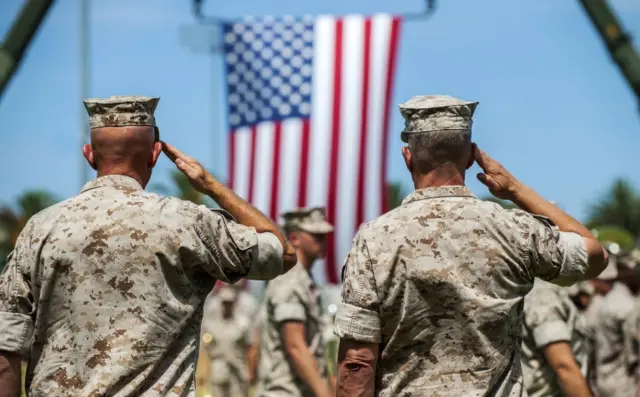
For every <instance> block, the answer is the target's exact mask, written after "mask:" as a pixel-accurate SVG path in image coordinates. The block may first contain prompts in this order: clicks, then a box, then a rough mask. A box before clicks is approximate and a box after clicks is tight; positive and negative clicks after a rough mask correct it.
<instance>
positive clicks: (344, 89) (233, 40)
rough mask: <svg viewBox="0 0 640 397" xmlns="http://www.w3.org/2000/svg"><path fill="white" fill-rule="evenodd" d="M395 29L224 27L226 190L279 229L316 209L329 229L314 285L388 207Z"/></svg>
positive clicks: (357, 24)
mask: <svg viewBox="0 0 640 397" xmlns="http://www.w3.org/2000/svg"><path fill="white" fill-rule="evenodd" d="M400 24H401V21H400V19H399V18H398V17H395V16H392V15H386V14H377V15H374V16H370V17H366V16H361V15H350V16H346V17H334V16H319V17H315V18H313V17H304V18H294V17H284V18H278V19H276V18H269V17H266V18H263V19H247V20H244V21H242V22H238V23H227V24H225V25H224V27H223V29H224V56H225V65H226V81H227V89H228V92H227V101H228V120H229V126H230V127H229V128H230V131H229V132H230V139H229V145H230V148H229V150H230V155H229V184H230V186H231V188H232V189H233V190H235V192H236V193H237V194H239V195H240V196H241V197H243V198H245V199H247V200H248V201H249V202H251V203H252V204H253V205H255V206H256V207H257V208H258V209H260V210H261V211H263V212H264V213H265V214H267V215H269V216H270V217H271V218H272V219H274V220H276V221H278V220H279V215H280V214H281V213H282V212H284V211H287V210H291V209H294V208H300V207H311V206H324V207H326V210H327V216H328V218H329V221H330V222H331V223H332V224H334V225H335V227H336V230H335V232H334V233H332V234H331V235H329V238H328V241H327V257H326V259H325V261H324V265H320V266H318V265H316V266H315V269H314V276H315V277H316V280H318V282H320V283H322V282H328V283H339V275H340V272H339V268H340V267H341V264H342V261H343V260H344V258H345V256H346V255H347V253H348V251H349V249H350V247H351V242H352V239H353V237H354V235H355V233H356V231H357V230H358V228H359V226H360V225H361V224H362V223H363V222H366V221H369V220H371V219H373V218H375V217H377V216H379V215H380V214H382V213H383V212H384V210H385V207H386V202H385V201H386V200H385V198H386V192H385V175H386V158H387V144H386V143H387V136H388V125H389V110H390V101H391V96H392V91H393V89H392V87H393V78H394V68H395V59H396V53H397V48H398V37H399V34H400Z"/></svg>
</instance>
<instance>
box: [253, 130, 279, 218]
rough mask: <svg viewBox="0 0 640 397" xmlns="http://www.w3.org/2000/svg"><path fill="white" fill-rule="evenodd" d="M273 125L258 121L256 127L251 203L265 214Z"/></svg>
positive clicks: (269, 187) (268, 194) (269, 199)
mask: <svg viewBox="0 0 640 397" xmlns="http://www.w3.org/2000/svg"><path fill="white" fill-rule="evenodd" d="M274 133H275V126H274V124H273V123H271V122H266V123H260V124H258V126H257V128H256V134H258V136H257V139H256V148H255V149H254V152H255V156H256V159H255V168H254V177H253V178H254V179H253V205H254V206H255V207H256V208H258V209H259V210H260V211H262V212H263V213H264V214H266V215H267V216H268V215H269V204H270V202H271V176H272V174H273V153H274V150H273V149H274V147H273V137H274Z"/></svg>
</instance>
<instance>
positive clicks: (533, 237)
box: [520, 211, 589, 286]
mask: <svg viewBox="0 0 640 397" xmlns="http://www.w3.org/2000/svg"><path fill="white" fill-rule="evenodd" d="M520 213H521V215H520V217H521V218H522V219H521V220H522V224H523V226H524V228H523V229H524V230H523V234H522V237H524V240H523V241H524V242H525V247H526V248H525V256H526V257H527V258H526V259H527V262H528V263H529V265H530V266H531V267H532V270H533V274H534V275H535V276H536V277H539V278H541V279H543V280H545V281H548V282H550V283H553V284H557V285H562V286H568V285H572V284H575V283H576V282H578V281H580V280H582V279H583V277H584V275H585V273H586V272H587V270H588V268H589V264H588V256H587V248H586V245H585V241H584V238H583V237H582V236H580V235H579V234H577V233H572V232H562V231H560V230H559V229H558V228H557V227H556V225H555V224H554V223H553V222H552V221H551V220H550V219H549V218H546V217H543V216H538V215H533V216H532V215H530V214H527V213H525V212H524V211H520Z"/></svg>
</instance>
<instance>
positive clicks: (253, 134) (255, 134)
mask: <svg viewBox="0 0 640 397" xmlns="http://www.w3.org/2000/svg"><path fill="white" fill-rule="evenodd" d="M257 140H258V131H257V128H256V126H255V125H252V126H251V148H250V149H249V153H251V159H250V160H249V194H248V196H247V201H248V202H250V203H253V187H254V186H255V184H256V181H255V180H254V177H255V175H256V152H257V150H256V143H257V142H256V141H257Z"/></svg>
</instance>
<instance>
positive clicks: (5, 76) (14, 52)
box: [0, 0, 53, 98]
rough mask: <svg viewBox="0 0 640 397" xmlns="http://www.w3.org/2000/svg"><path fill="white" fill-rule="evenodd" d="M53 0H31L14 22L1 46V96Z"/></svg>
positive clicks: (0, 96)
mask: <svg viewBox="0 0 640 397" xmlns="http://www.w3.org/2000/svg"><path fill="white" fill-rule="evenodd" d="M52 3H53V0H29V1H27V2H26V4H25V5H24V7H22V10H21V11H20V14H19V15H18V17H17V18H16V19H15V21H14V22H13V25H12V26H11V29H10V30H9V33H8V34H7V36H6V37H5V39H4V41H3V42H2V45H1V46H0V98H2V94H3V93H4V90H5V88H6V87H7V85H8V83H9V81H10V80H11V78H12V77H13V76H14V75H15V73H16V72H17V71H18V68H19V66H20V62H21V61H22V58H23V57H24V54H25V52H26V50H27V47H28V46H29V43H31V40H32V39H33V36H34V35H35V33H36V31H37V30H38V27H40V25H41V24H42V21H43V20H44V18H45V16H46V14H47V11H49V9H50V8H51V5H52Z"/></svg>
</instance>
